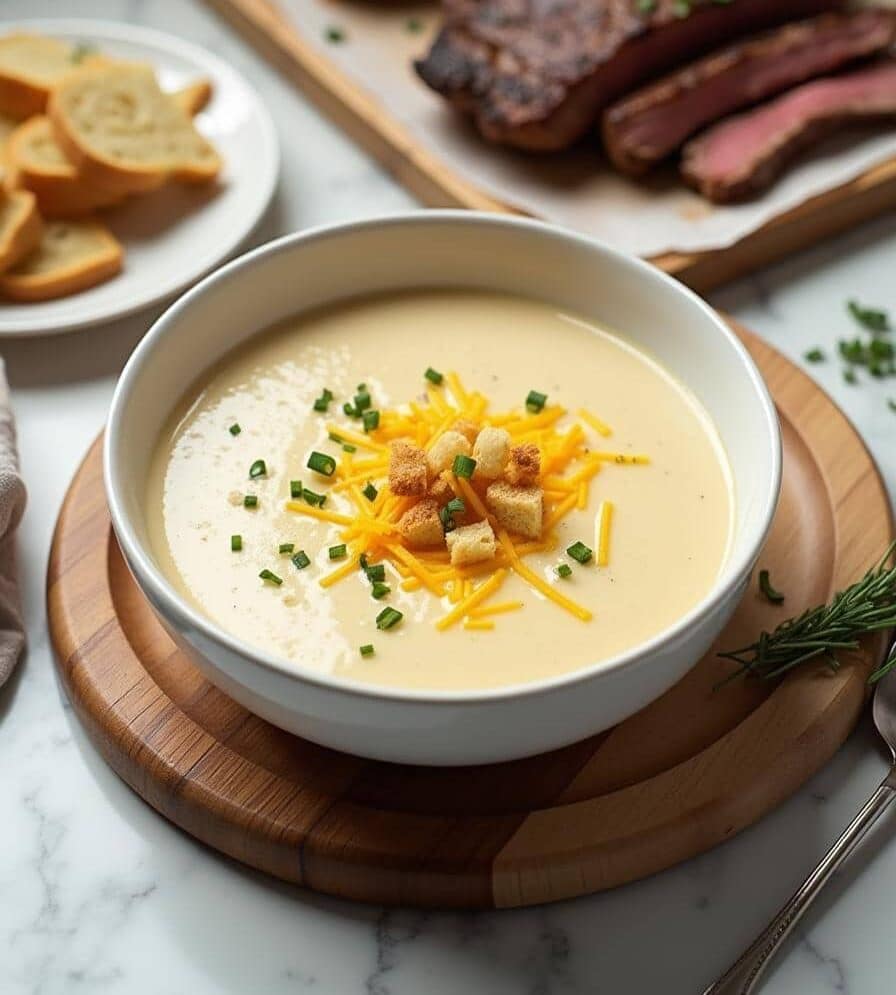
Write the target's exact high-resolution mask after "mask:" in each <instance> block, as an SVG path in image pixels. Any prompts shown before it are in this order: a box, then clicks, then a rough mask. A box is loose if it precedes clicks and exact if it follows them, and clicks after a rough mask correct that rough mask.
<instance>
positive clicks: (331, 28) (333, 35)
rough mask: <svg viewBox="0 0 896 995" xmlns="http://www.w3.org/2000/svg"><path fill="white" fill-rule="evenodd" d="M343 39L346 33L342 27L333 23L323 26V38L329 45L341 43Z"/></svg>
mask: <svg viewBox="0 0 896 995" xmlns="http://www.w3.org/2000/svg"><path fill="white" fill-rule="evenodd" d="M345 39H346V33H345V30H344V29H343V28H340V27H337V26H336V25H335V24H330V25H328V26H327V27H326V28H324V40H325V41H328V42H329V43H330V44H331V45H341V44H342V42H344V41H345Z"/></svg>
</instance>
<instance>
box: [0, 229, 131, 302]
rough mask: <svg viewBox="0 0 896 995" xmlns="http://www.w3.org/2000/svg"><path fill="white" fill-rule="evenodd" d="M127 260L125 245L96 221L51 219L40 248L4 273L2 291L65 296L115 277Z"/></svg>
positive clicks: (14, 295) (16, 295) (23, 296)
mask: <svg viewBox="0 0 896 995" xmlns="http://www.w3.org/2000/svg"><path fill="white" fill-rule="evenodd" d="M123 259H124V252H123V250H122V248H121V245H119V243H118V241H117V240H116V239H115V237H114V236H113V235H112V233H111V232H110V231H109V230H108V229H107V228H105V227H104V226H103V225H101V224H98V223H97V222H96V221H93V220H85V221H50V222H48V223H47V224H46V225H45V226H44V234H43V238H41V240H40V244H39V245H38V247H37V248H36V249H34V250H33V251H32V252H31V253H29V254H28V255H27V256H26V257H25V258H24V259H23V260H22V261H21V262H20V263H18V265H16V266H14V267H13V268H12V269H10V270H7V271H6V272H5V273H0V294H2V295H3V296H5V297H8V298H11V299H12V300H15V301H46V300H50V299H51V298H53V297H65V296H67V295H68V294H74V293H77V292H78V291H79V290H86V289H87V288H88V287H93V286H96V284H98V283H102V282H103V281H104V280H108V279H109V278H110V277H113V276H115V274H116V273H118V272H119V271H120V270H121V265H122V261H123Z"/></svg>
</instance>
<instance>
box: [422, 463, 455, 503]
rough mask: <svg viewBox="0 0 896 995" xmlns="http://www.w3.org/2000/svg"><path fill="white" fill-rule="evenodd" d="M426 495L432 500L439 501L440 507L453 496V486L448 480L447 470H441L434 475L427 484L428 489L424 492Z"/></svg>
mask: <svg viewBox="0 0 896 995" xmlns="http://www.w3.org/2000/svg"><path fill="white" fill-rule="evenodd" d="M426 496H427V497H430V498H432V499H433V500H434V501H438V502H439V506H440V507H441V506H442V505H444V504H448V502H449V501H450V500H451V499H452V498H453V497H454V488H453V487H452V486H451V484H450V483H449V482H448V472H447V470H445V471H443V472H442V473H440V474H439V475H438V477H436V479H435V480H433V482H432V483H431V484H430V485H429V490H428V491H427V492H426Z"/></svg>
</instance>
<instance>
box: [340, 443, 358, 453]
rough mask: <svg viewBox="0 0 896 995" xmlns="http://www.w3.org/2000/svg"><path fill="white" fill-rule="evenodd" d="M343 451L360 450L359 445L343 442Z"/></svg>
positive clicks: (352, 451)
mask: <svg viewBox="0 0 896 995" xmlns="http://www.w3.org/2000/svg"><path fill="white" fill-rule="evenodd" d="M342 451H343V452H344V453H356V452H357V451H358V447H357V446H353V445H352V444H351V443H350V442H343V443H342Z"/></svg>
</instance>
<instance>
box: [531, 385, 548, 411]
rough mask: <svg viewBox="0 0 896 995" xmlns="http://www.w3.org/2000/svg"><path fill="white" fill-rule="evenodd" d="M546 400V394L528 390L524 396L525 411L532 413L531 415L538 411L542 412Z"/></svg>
mask: <svg viewBox="0 0 896 995" xmlns="http://www.w3.org/2000/svg"><path fill="white" fill-rule="evenodd" d="M547 400H548V395H547V394H542V393H541V392H540V391H537V390H530V391H529V393H528V394H527V395H526V409H527V410H528V411H531V412H533V414H538V412H539V411H542V410H544V406H545V404H547Z"/></svg>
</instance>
